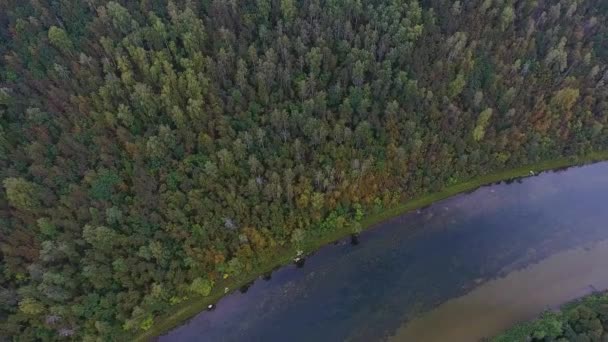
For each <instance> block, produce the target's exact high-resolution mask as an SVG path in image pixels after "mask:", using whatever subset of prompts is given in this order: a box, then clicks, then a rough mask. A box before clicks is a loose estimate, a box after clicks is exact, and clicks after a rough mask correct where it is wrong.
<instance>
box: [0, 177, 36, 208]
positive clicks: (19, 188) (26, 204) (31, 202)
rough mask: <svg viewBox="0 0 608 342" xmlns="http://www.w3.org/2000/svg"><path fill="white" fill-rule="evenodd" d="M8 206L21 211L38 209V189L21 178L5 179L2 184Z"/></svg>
mask: <svg viewBox="0 0 608 342" xmlns="http://www.w3.org/2000/svg"><path fill="white" fill-rule="evenodd" d="M2 183H3V184H4V188H5V190H6V197H7V198H8V201H9V203H10V205H12V206H13V207H15V208H17V209H21V210H33V209H36V208H37V207H39V205H40V202H39V201H38V200H37V197H38V189H37V187H36V185H35V184H34V183H31V182H29V181H27V180H25V179H23V178H5V179H4V181H3V182H2Z"/></svg>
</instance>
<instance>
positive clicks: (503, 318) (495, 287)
mask: <svg viewBox="0 0 608 342" xmlns="http://www.w3.org/2000/svg"><path fill="white" fill-rule="evenodd" d="M606 260H608V241H603V242H600V243H596V244H594V245H593V246H592V247H589V248H577V249H571V250H568V251H564V252H560V253H557V254H554V255H552V256H550V257H548V258H546V259H544V260H542V261H540V262H539V263H537V264H532V265H530V266H528V267H526V268H524V269H522V270H517V271H513V272H511V273H509V274H508V275H507V276H506V277H504V278H499V279H495V280H491V281H488V282H486V283H484V284H483V285H480V286H479V287H477V288H475V289H474V290H473V291H471V292H469V293H468V294H466V295H464V296H461V297H458V298H455V299H452V300H449V301H447V302H445V303H443V304H441V305H440V306H439V307H437V308H436V309H434V310H432V311H430V312H428V313H426V314H424V315H422V316H420V317H419V318H416V319H414V320H412V321H411V322H410V323H408V324H405V325H404V326H402V327H401V328H400V329H399V330H397V332H396V333H395V335H394V336H392V337H391V338H390V339H389V340H390V341H425V342H444V341H451V342H471V341H479V340H481V339H483V338H487V337H492V336H495V335H497V334H499V333H500V332H501V331H504V330H506V329H508V328H509V327H511V326H513V325H514V324H516V323H518V322H520V321H522V320H529V319H532V318H534V317H535V316H537V315H538V314H539V313H541V312H542V311H544V310H546V309H550V308H557V307H558V306H559V305H561V304H563V303H565V302H568V301H571V300H573V299H575V298H578V297H581V296H584V295H586V294H589V293H590V292H593V291H594V290H595V289H606V288H608V272H606Z"/></svg>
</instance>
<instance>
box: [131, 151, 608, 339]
mask: <svg viewBox="0 0 608 342" xmlns="http://www.w3.org/2000/svg"><path fill="white" fill-rule="evenodd" d="M602 160H608V151H604V152H595V153H592V154H589V155H587V156H582V157H564V158H559V159H554V160H549V161H544V162H539V163H535V164H531V165H526V166H522V167H519V168H515V169H510V170H505V171H499V172H495V173H492V174H488V175H484V176H480V177H476V178H474V179H471V180H469V181H466V182H462V183H459V184H455V185H451V186H449V187H447V188H445V189H444V190H442V191H439V192H435V193H432V194H428V195H424V196H421V197H419V198H416V199H413V200H409V201H407V202H405V203H403V204H400V205H397V206H395V207H393V208H390V209H386V210H383V211H382V212H380V213H376V214H372V215H369V216H367V217H365V218H364V219H363V220H362V222H361V226H362V228H363V229H364V230H365V229H368V228H370V227H372V226H373V225H375V224H377V223H380V222H383V221H386V220H387V219H390V218H393V217H396V216H399V215H402V214H404V213H406V212H408V211H412V210H416V209H419V208H422V207H425V206H427V205H430V204H432V203H434V202H437V201H440V200H443V199H446V198H448V197H451V196H454V195H456V194H459V193H462V192H467V191H470V190H474V189H476V188H478V187H480V186H483V185H487V184H491V183H495V182H499V181H503V180H508V179H513V178H521V177H525V176H528V175H530V171H531V170H533V171H534V172H535V173H538V172H541V171H547V170H552V169H559V168H563V167H568V166H576V165H583V164H588V163H592V162H598V161H602ZM351 233H352V229H351V227H344V228H342V229H335V230H332V231H328V232H327V233H324V234H322V235H318V236H314V238H311V239H307V240H306V241H304V243H303V245H302V246H301V248H300V249H302V250H303V251H304V253H305V254H308V253H311V252H314V251H316V250H317V249H319V248H321V247H323V246H325V245H327V244H330V243H332V242H334V241H336V240H340V239H342V238H344V237H347V236H349V235H351ZM295 254H296V248H295V247H281V248H279V249H278V250H277V251H276V252H275V253H273V254H272V255H271V256H266V258H265V259H262V260H261V261H260V263H259V265H258V266H257V267H254V268H253V270H252V271H251V272H248V273H243V274H242V275H241V276H238V277H231V278H228V279H222V280H219V281H217V283H216V284H215V287H214V288H213V290H212V292H211V294H210V295H209V296H207V297H199V298H191V299H189V300H187V301H186V302H184V303H181V304H177V305H175V306H174V309H173V310H172V312H170V313H168V314H167V315H165V316H161V317H157V318H156V319H155V321H156V322H155V323H154V325H153V326H152V327H151V328H150V329H149V330H147V331H145V332H142V333H140V334H139V335H137V336H135V338H134V340H135V341H145V340H148V339H151V338H153V337H155V336H158V335H161V334H163V333H165V332H167V331H169V330H171V329H173V328H175V327H177V326H179V325H181V324H183V323H184V322H185V321H186V320H188V319H189V318H191V317H193V316H195V315H196V314H198V313H199V312H201V311H203V310H205V309H206V308H207V306H208V305H209V304H213V303H216V302H217V301H218V300H219V299H220V298H222V297H224V296H225V295H227V293H225V292H224V289H225V288H226V287H227V288H228V289H229V292H228V293H230V292H233V291H235V290H238V289H239V288H240V287H241V286H243V285H246V284H248V283H250V282H252V281H254V280H256V279H257V278H258V277H259V276H260V275H262V274H264V273H268V272H270V271H272V270H273V269H275V268H277V267H280V266H283V265H287V264H289V263H291V262H292V259H293V257H294V256H295Z"/></svg>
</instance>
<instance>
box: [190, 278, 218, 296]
mask: <svg viewBox="0 0 608 342" xmlns="http://www.w3.org/2000/svg"><path fill="white" fill-rule="evenodd" d="M212 289H213V280H209V279H206V278H201V277H198V278H195V279H194V280H193V281H192V284H190V291H191V292H193V293H196V294H197V295H199V296H203V297H206V296H208V295H209V294H210V293H211V290H212Z"/></svg>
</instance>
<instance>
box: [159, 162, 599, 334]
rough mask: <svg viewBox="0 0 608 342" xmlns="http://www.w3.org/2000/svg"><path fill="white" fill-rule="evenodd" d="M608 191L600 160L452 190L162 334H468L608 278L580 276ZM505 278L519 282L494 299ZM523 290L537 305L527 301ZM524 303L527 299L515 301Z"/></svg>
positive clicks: (595, 268) (494, 328) (594, 244)
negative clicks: (474, 325) (517, 288)
mask: <svg viewBox="0 0 608 342" xmlns="http://www.w3.org/2000/svg"><path fill="white" fill-rule="evenodd" d="M607 190H608V163H599V164H595V165H591V166H586V167H582V168H573V169H569V170H567V171H561V172H558V173H544V174H541V175H540V176H537V177H532V178H526V179H523V180H520V181H517V182H513V183H511V184H505V183H503V184H499V185H493V186H489V187H483V188H481V189H478V190H476V191H475V192H473V193H470V194H463V195H458V196H455V197H453V198H450V199H448V200H445V201H441V202H438V203H436V204H434V205H432V206H430V207H429V208H427V209H424V210H422V211H419V212H413V213H409V214H405V215H403V216H400V217H398V218H395V219H392V220H389V221H387V222H384V223H382V224H379V225H378V226H377V227H376V228H375V229H373V230H370V231H367V232H364V233H363V234H362V235H361V237H360V244H359V245H357V246H351V245H350V244H349V240H347V239H345V240H343V241H341V242H340V244H338V245H330V246H327V247H325V248H323V249H321V250H320V251H318V252H317V253H316V254H315V255H313V256H311V257H309V258H308V259H307V260H306V264H305V266H304V267H303V268H302V269H296V268H295V266H287V267H284V268H282V269H280V270H278V271H276V272H274V273H273V275H272V279H271V280H270V281H263V280H258V281H257V282H256V283H254V284H253V285H252V286H251V287H250V288H249V291H248V292H247V293H245V294H241V293H235V294H232V295H230V296H228V297H226V298H224V299H222V300H221V301H220V302H219V303H218V306H217V308H216V310H215V311H211V312H202V313H200V314H199V315H197V316H196V317H194V318H193V319H192V320H190V321H189V322H188V323H186V324H185V325H183V326H181V327H179V328H176V329H175V330H173V331H171V332H169V333H168V334H166V335H164V336H161V337H160V338H159V339H160V340H161V341H311V340H315V341H344V340H347V341H374V340H385V339H388V338H393V339H398V340H406V341H408V340H413V341H427V340H428V341H431V340H430V338H431V337H432V336H431V335H428V336H429V337H426V336H427V335H416V334H425V333H428V332H429V331H430V330H433V331H431V332H432V333H435V332H437V331H440V330H443V329H446V330H449V329H455V330H453V331H454V334H456V333H458V334H461V335H459V336H462V338H461V340H463V341H474V340H475V339H477V338H478V337H482V336H488V335H492V334H495V333H497V332H499V331H500V330H501V329H503V328H504V327H507V326H509V325H510V324H511V323H512V322H515V321H518V320H522V319H527V318H530V317H533V316H534V315H535V314H537V313H539V312H540V311H542V310H543V309H544V308H546V307H551V306H555V305H557V304H559V303H561V302H562V301H565V300H569V299H571V297H572V298H573V296H574V297H576V296H579V295H583V294H585V293H587V292H588V291H589V289H590V286H589V285H593V286H595V288H596V289H598V290H599V289H602V288H606V287H608V286H606V285H605V284H604V283H603V282H601V281H598V282H594V281H595V280H593V279H591V278H589V277H587V274H589V273H590V274H599V275H598V276H599V278H602V277H604V276H606V275H607V274H608V270H604V268H599V265H598V264H597V262H598V260H596V259H600V260H605V257H604V256H603V254H602V255H600V254H595V253H604V252H606V251H604V249H606V248H608V247H605V244H603V243H598V241H603V240H606V239H608V227H607V225H606V224H605V223H606V222H608V210H606V208H607V206H606V203H607V201H608V191H607ZM590 246H591V248H592V249H591V250H589V251H585V250H584V249H580V248H581V247H588V248H589V247H590ZM598 246H599V247H598ZM577 248H579V249H578V250H577ZM596 248H600V251H596ZM572 249H574V251H572ZM602 251H603V252H602ZM568 253H574V254H568ZM547 258H548V259H547ZM555 258H557V259H555ZM560 258H561V259H560ZM543 260H544V261H543ZM552 260H557V261H552ZM542 265H545V266H542ZM584 265H586V266H585V267H583V266H584ZM539 267H540V268H539ZM585 269H586V270H587V271H588V272H587V273H585V274H582V273H578V274H575V275H574V276H572V273H571V272H572V270H576V271H580V272H583V271H584V270H585ZM513 277H516V278H515V279H516V281H514V282H513V283H509V279H513ZM517 277H518V278H517ZM543 277H544V278H543ZM599 278H598V279H599ZM594 279H595V278H594ZM602 279H603V278H602ZM501 284H502V285H501ZM505 284H507V285H508V284H511V285H510V286H515V284H517V285H518V286H519V285H521V286H524V288H525V291H524V290H520V292H522V294H521V296H520V297H518V296H512V297H502V294H505V295H506V294H507V293H506V292H508V291H500V287H501V286H503V287H509V286H507V285H505ZM548 289H550V290H548ZM523 292H525V293H523ZM466 294H468V296H464V297H461V296H463V295H466ZM499 294H501V295H499ZM512 294H513V293H512ZM515 294H516V293H515ZM545 294H547V295H549V294H551V296H548V297H543V296H544V295H545ZM526 296H527V297H528V299H530V298H534V300H538V301H539V304H538V305H536V306H534V305H527V304H528V302H530V300H525V299H524V298H525V297H526ZM458 297H460V298H458ZM467 298H468V299H467ZM562 299H564V300H562ZM521 301H523V302H524V304H526V305H523V307H525V308H523V309H517V308H516V303H518V302H521ZM484 303H488V305H490V306H489V307H488V306H486V307H484V305H483V304H484ZM492 303H494V304H496V303H503V304H500V305H501V306H504V305H506V304H504V303H507V304H509V303H511V304H512V305H513V307H514V308H513V309H512V310H511V309H510V308H511V306H505V307H504V310H503V309H502V308H499V309H497V308H496V307H495V306H496V305H498V304H496V305H494V306H492V305H493V304H492ZM511 304H509V305H511ZM433 308H436V309H435V310H433ZM506 308H509V309H508V310H507V309H506ZM501 311H508V312H507V313H505V314H504V315H503V314H502V313H501ZM492 312H495V313H497V314H496V315H495V316H496V318H494V319H492V318H491V317H492V315H491V314H490V313H492ZM498 316H500V317H498ZM503 316H508V317H507V318H505V317H503ZM434 317H435V318H434ZM436 317H439V318H438V319H437V318H436ZM449 317H451V320H454V321H455V322H457V321H458V320H461V321H460V322H463V321H462V320H465V321H466V320H467V318H466V317H472V318H469V319H471V320H477V319H480V318H479V317H483V319H486V320H488V321H487V322H485V323H484V324H483V325H484V326H487V328H488V329H487V331H486V330H484V331H480V329H477V330H476V329H473V328H462V327H461V326H462V325H465V323H461V324H457V323H454V324H451V323H450V322H445V321H446V320H448V321H449V320H450V318H449ZM414 318H417V319H414ZM413 319H414V320H413ZM408 322H409V324H408ZM440 323H441V324H442V325H441V326H440V325H439V324H440ZM466 325H470V324H466ZM480 325H481V324H480ZM482 330H483V329H482ZM468 332H470V334H469V335H467V333H468ZM438 338H440V339H439V340H441V336H439V337H438ZM442 340H445V338H443V339H442ZM450 340H451V341H456V340H454V339H450Z"/></svg>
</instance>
